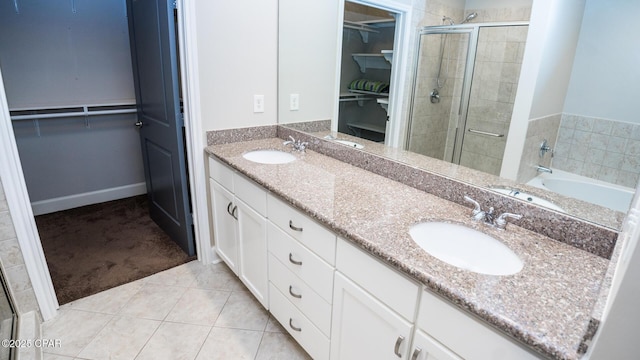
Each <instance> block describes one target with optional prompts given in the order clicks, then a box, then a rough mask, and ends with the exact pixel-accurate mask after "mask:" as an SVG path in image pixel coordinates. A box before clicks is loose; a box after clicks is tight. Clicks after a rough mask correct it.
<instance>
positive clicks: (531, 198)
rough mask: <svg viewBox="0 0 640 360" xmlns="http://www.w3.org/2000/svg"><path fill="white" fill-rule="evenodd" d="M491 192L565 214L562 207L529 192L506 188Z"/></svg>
mask: <svg viewBox="0 0 640 360" xmlns="http://www.w3.org/2000/svg"><path fill="white" fill-rule="evenodd" d="M491 190H493V191H496V192H499V193H501V194H504V195H509V196H513V197H515V198H516V199H520V200H524V201H527V202H530V203H532V204H535V205H540V206H544V207H546V208H549V209H551V210H556V211H560V212H565V211H564V209H563V208H561V207H560V206H558V205H556V204H554V203H552V202H551V201H549V200H545V199H542V198H540V197H538V196H535V195H532V194H529V193H527V192H522V191H519V190H511V189H504V188H491Z"/></svg>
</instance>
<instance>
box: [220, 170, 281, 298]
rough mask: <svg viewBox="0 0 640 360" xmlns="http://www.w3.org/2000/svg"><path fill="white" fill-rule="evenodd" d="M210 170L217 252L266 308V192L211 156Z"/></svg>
mask: <svg viewBox="0 0 640 360" xmlns="http://www.w3.org/2000/svg"><path fill="white" fill-rule="evenodd" d="M209 171H210V176H211V179H209V182H210V187H211V194H212V197H213V210H214V236H215V240H216V251H217V253H218V254H219V255H220V257H221V258H222V260H224V262H225V263H227V265H228V266H229V268H231V270H232V271H233V272H235V273H236V275H238V277H239V278H240V280H241V281H242V282H243V283H244V284H245V286H246V287H247V288H248V289H249V291H251V293H252V294H253V295H254V296H255V297H256V299H258V301H259V302H260V303H261V304H262V305H263V306H264V307H265V308H267V307H268V302H269V298H268V276H267V220H266V212H267V193H266V191H265V190H264V189H263V188H262V187H260V186H258V185H256V184H255V183H253V182H252V181H250V180H248V179H246V178H245V177H244V176H242V175H240V174H238V173H236V172H234V171H233V170H231V169H230V168H229V167H227V166H226V165H223V164H222V163H220V162H218V161H217V160H214V159H211V158H209Z"/></svg>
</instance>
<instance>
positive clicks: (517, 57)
mask: <svg viewBox="0 0 640 360" xmlns="http://www.w3.org/2000/svg"><path fill="white" fill-rule="evenodd" d="M474 11H475V12H477V13H478V17H477V18H475V19H474V20H473V22H476V23H477V22H494V21H521V20H528V19H529V16H530V13H531V8H530V7H520V8H495V9H463V8H457V7H452V6H451V5H450V3H448V4H446V5H445V4H443V3H440V2H438V1H433V2H429V3H428V6H427V9H426V12H425V16H424V19H423V21H422V22H421V25H424V26H429V25H441V24H442V17H443V16H448V17H451V18H453V19H454V20H455V21H457V22H459V21H461V19H462V18H464V16H465V15H466V14H469V13H471V12H474ZM496 30H497V31H496ZM526 35H527V32H526V27H520V28H511V29H509V30H508V31H499V30H498V29H495V30H494V29H485V30H483V34H481V37H480V40H479V41H480V42H479V46H478V53H477V58H476V73H475V76H474V84H475V85H474V86H473V87H472V94H471V103H470V104H471V106H470V110H469V118H470V119H471V121H470V123H471V124H472V125H474V128H477V129H478V130H483V131H488V132H497V133H501V134H505V135H506V134H507V133H508V130H509V120H510V118H511V110H512V107H513V100H514V98H515V90H516V85H517V82H518V77H519V71H520V64H521V61H522V55H523V53H524V42H525V40H526ZM427 38H428V39H423V42H422V49H421V51H420V57H419V68H418V73H419V74H418V75H417V79H418V81H417V83H416V89H415V93H414V103H413V113H412V119H411V129H410V135H409V150H411V151H414V152H418V153H421V154H424V155H427V156H431V157H435V158H440V159H448V160H450V159H451V157H452V154H453V147H454V144H455V142H454V136H455V130H456V128H457V118H458V108H459V104H460V97H459V96H455V95H456V94H460V91H461V88H462V80H463V75H464V74H463V70H464V55H466V51H464V50H461V49H462V48H463V47H464V48H465V49H466V41H460V42H459V43H458V42H457V41H456V39H457V38H458V36H449V38H448V39H447V42H448V46H450V53H449V57H450V59H451V63H450V65H449V73H448V79H447V83H446V84H445V86H444V87H443V88H442V89H440V90H439V91H440V102H439V103H437V104H432V103H431V102H430V101H429V96H428V95H429V93H430V92H431V91H432V90H433V89H434V88H435V78H436V76H437V73H438V65H439V60H440V41H441V38H442V37H441V35H431V36H427ZM454 44H455V45H454ZM427 49H428V51H426V50H427ZM500 64H501V65H500ZM499 65H500V66H499ZM505 140H506V137H503V138H495V137H494V138H490V137H486V136H482V135H470V136H467V137H466V138H465V143H466V144H465V146H464V147H463V155H462V158H461V164H462V165H466V166H470V167H472V168H475V169H478V170H482V171H485V172H489V173H494V174H498V173H499V172H500V166H501V163H502V154H503V152H504V144H505Z"/></svg>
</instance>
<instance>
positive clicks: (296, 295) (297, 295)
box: [289, 285, 302, 299]
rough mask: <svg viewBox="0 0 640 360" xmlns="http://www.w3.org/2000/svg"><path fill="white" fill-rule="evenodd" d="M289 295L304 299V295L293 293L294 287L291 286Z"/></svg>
mask: <svg viewBox="0 0 640 360" xmlns="http://www.w3.org/2000/svg"><path fill="white" fill-rule="evenodd" d="M289 295H291V296H293V297H294V298H296V299H302V295H300V294H296V293H294V292H293V286H291V285H289Z"/></svg>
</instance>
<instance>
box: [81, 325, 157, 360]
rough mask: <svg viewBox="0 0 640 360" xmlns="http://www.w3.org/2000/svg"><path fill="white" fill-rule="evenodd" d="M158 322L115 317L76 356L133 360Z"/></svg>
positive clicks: (92, 358) (100, 359)
mask: <svg viewBox="0 0 640 360" xmlns="http://www.w3.org/2000/svg"><path fill="white" fill-rule="evenodd" d="M158 326H160V321H156V320H146V319H136V318H134V317H129V316H118V317H115V318H114V319H113V320H112V321H111V322H109V324H107V326H105V327H104V328H103V329H102V331H100V333H98V335H97V336H96V337H95V338H94V339H93V340H92V341H91V342H90V343H89V345H87V346H86V347H85V348H84V349H83V350H82V351H81V352H80V354H79V355H78V356H79V357H81V358H84V359H91V360H103V359H104V360H133V359H134V358H135V357H136V355H137V354H138V353H139V352H140V350H141V349H142V347H143V346H144V345H145V344H146V343H147V341H148V340H149V338H151V335H153V333H154V332H155V331H156V329H157V328H158Z"/></svg>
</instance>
